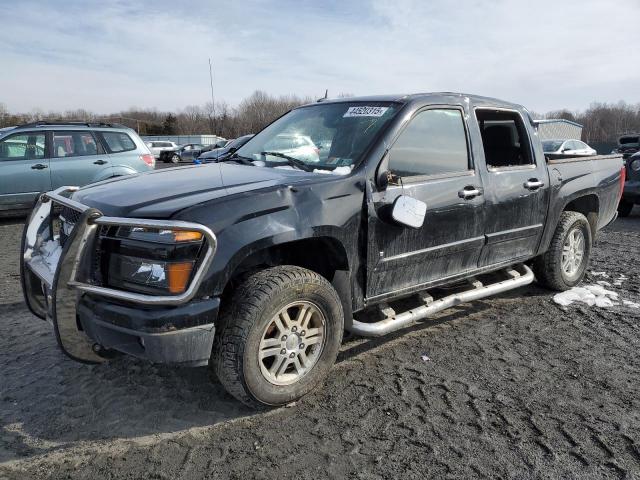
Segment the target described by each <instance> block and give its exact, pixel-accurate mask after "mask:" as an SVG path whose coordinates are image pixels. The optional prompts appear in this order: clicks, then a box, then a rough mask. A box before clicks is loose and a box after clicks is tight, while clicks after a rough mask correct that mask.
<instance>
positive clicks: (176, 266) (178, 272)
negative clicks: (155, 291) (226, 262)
mask: <svg viewBox="0 0 640 480" xmlns="http://www.w3.org/2000/svg"><path fill="white" fill-rule="evenodd" d="M191 270H193V263H192V262H181V263H170V264H168V265H167V277H168V280H169V282H168V287H169V292H171V293H182V292H184V291H185V290H186V288H187V283H188V282H189V277H190V276H191Z"/></svg>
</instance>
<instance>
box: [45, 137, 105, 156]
mask: <svg viewBox="0 0 640 480" xmlns="http://www.w3.org/2000/svg"><path fill="white" fill-rule="evenodd" d="M97 154H98V147H97V145H96V139H95V138H94V137H93V135H92V134H91V132H53V157H54V158H66V157H82V156H85V155H97Z"/></svg>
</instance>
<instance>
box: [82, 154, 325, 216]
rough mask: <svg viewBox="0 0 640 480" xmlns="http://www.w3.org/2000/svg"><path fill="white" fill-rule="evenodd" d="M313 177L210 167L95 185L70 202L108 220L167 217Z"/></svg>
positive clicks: (217, 165)
mask: <svg viewBox="0 0 640 480" xmlns="http://www.w3.org/2000/svg"><path fill="white" fill-rule="evenodd" d="M314 177H315V178H317V177H318V175H317V174H312V173H307V172H303V171H299V170H286V169H279V168H265V167H251V166H243V165H235V164H225V163H213V164H207V165H194V166H189V167H180V168H171V169H165V170H157V171H154V172H149V173H141V174H137V175H129V176H126V177H119V178H115V179H111V180H107V181H104V182H100V183H95V184H93V185H88V186H86V187H83V188H81V189H80V190H78V191H77V192H76V193H75V194H74V195H73V199H74V200H77V201H79V202H81V203H83V204H85V205H88V206H90V207H94V208H97V209H98V210H100V211H101V212H102V213H103V214H104V215H109V216H117V217H137V218H143V217H144V218H169V217H171V216H172V215H174V214H175V213H177V212H178V211H180V210H182V209H184V208H187V207H192V206H194V205H196V204H199V203H203V202H207V201H210V200H215V199H218V198H220V197H224V196H227V195H233V194H238V193H246V192H249V191H253V190H258V189H263V188H272V187H274V186H278V185H289V184H292V183H298V182H300V181H303V180H308V179H310V178H314Z"/></svg>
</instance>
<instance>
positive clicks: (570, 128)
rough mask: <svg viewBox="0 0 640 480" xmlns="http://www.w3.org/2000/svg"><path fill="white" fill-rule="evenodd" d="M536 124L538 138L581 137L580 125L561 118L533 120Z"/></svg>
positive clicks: (577, 138) (563, 138) (560, 138)
mask: <svg viewBox="0 0 640 480" xmlns="http://www.w3.org/2000/svg"><path fill="white" fill-rule="evenodd" d="M534 122H535V123H536V124H537V125H538V137H539V138H540V140H569V139H573V140H580V139H581V138H582V125H580V124H579V123H576V122H572V121H570V120H564V119H562V118H557V119H556V118H550V119H548V120H534Z"/></svg>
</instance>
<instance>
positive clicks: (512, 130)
mask: <svg viewBox="0 0 640 480" xmlns="http://www.w3.org/2000/svg"><path fill="white" fill-rule="evenodd" d="M476 118H477V120H478V126H479V127H480V133H481V135H482V147H483V149H484V157H485V161H486V164H487V168H488V169H489V170H495V169H505V168H506V169H509V168H522V167H525V168H530V167H532V166H535V160H534V156H533V151H532V149H531V143H530V141H529V135H528V133H527V130H526V127H525V124H524V121H523V119H522V116H521V115H520V114H519V113H518V112H516V111H511V110H493V109H477V110H476Z"/></svg>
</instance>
